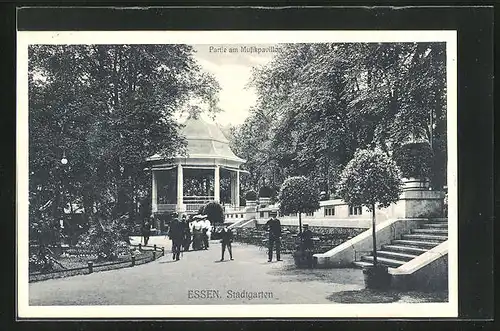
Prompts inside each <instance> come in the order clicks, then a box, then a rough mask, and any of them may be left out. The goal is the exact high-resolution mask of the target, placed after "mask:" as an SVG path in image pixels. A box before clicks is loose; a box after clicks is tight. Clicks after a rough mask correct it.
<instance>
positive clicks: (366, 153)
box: [338, 149, 402, 211]
mask: <svg viewBox="0 0 500 331" xmlns="http://www.w3.org/2000/svg"><path fill="white" fill-rule="evenodd" d="M401 185H402V182H401V173H400V170H399V168H398V167H397V165H396V163H395V162H394V161H393V160H392V159H391V158H389V157H388V156H387V155H385V154H384V153H383V152H382V151H381V150H366V149H361V150H358V151H356V153H355V155H354V158H353V159H352V160H351V161H349V163H348V164H347V166H346V167H345V169H344V170H343V172H342V176H341V180H340V182H339V184H338V193H339V195H340V196H341V197H342V199H343V200H344V201H345V202H347V203H348V204H350V205H354V206H365V207H367V208H368V209H369V210H370V211H373V210H374V208H377V207H378V208H384V207H388V206H390V205H391V204H392V203H394V202H397V201H398V200H399V196H400V194H401V191H402V190H401Z"/></svg>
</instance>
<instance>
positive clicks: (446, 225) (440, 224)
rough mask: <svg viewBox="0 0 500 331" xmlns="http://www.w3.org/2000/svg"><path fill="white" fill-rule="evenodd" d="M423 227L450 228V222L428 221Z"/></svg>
mask: <svg viewBox="0 0 500 331" xmlns="http://www.w3.org/2000/svg"><path fill="white" fill-rule="evenodd" d="M421 228H422V229H448V223H426V224H422V226H421Z"/></svg>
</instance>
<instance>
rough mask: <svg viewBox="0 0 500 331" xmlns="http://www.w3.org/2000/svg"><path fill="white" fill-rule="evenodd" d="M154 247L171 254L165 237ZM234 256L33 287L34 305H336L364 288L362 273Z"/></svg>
mask: <svg viewBox="0 0 500 331" xmlns="http://www.w3.org/2000/svg"><path fill="white" fill-rule="evenodd" d="M133 239H134V241H138V238H133ZM150 242H151V243H150V244H157V245H159V246H165V247H166V248H165V251H166V252H169V250H170V241H168V240H167V239H165V238H164V237H152V238H151V240H150ZM233 253H234V261H229V260H226V261H224V262H219V259H220V244H219V243H218V242H216V241H213V242H212V243H211V245H210V248H209V250H206V251H193V252H186V253H184V254H183V256H182V259H181V260H180V261H178V262H175V261H172V258H171V255H170V254H166V255H165V256H164V257H162V258H160V259H158V260H156V261H154V262H151V263H147V264H144V265H139V266H136V267H132V268H124V269H119V270H111V271H103V272H96V273H93V274H90V275H80V276H74V277H68V278H62V279H51V280H47V281H42V282H36V283H31V284H29V297H30V305H33V306H46V305H169V304H176V305H182V304H219V305H220V304H249V303H250V304H264V303H268V304H276V303H286V304H300V303H332V301H331V295H332V294H333V293H336V292H343V291H356V290H361V289H363V288H364V284H363V275H362V272H361V270H358V269H330V270H297V269H295V267H294V265H293V260H292V259H291V257H290V256H289V255H284V256H283V258H284V261H283V262H274V261H273V262H271V263H268V262H267V256H266V253H265V252H264V251H263V250H259V248H257V247H255V246H251V245H245V244H238V243H235V244H233ZM226 254H227V253H226ZM227 258H228V256H226V259H227ZM197 291H198V292H197ZM202 291H205V292H202Z"/></svg>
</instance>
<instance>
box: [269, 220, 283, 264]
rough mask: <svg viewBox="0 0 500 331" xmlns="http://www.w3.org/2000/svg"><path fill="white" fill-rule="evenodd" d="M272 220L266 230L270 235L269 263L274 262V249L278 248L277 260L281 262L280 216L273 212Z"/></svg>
mask: <svg viewBox="0 0 500 331" xmlns="http://www.w3.org/2000/svg"><path fill="white" fill-rule="evenodd" d="M269 214H270V216H271V219H270V220H269V221H267V223H266V228H267V231H268V233H269V247H268V249H269V251H268V255H269V259H268V260H267V262H271V261H272V260H273V248H274V247H276V260H277V261H281V258H280V245H281V223H280V221H279V219H277V218H276V216H277V215H278V213H277V212H275V211H272V212H270V213H269Z"/></svg>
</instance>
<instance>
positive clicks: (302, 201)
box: [278, 176, 319, 215]
mask: <svg viewBox="0 0 500 331" xmlns="http://www.w3.org/2000/svg"><path fill="white" fill-rule="evenodd" d="M278 200H279V203H280V212H281V213H282V214H285V215H286V214H293V213H299V212H300V213H310V212H314V211H315V210H318V209H319V190H318V188H317V187H316V185H315V184H314V183H313V182H312V181H311V180H310V179H308V178H306V177H304V176H296V177H289V178H288V179H286V180H285V181H284V182H283V185H281V190H280V193H279V196H278Z"/></svg>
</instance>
